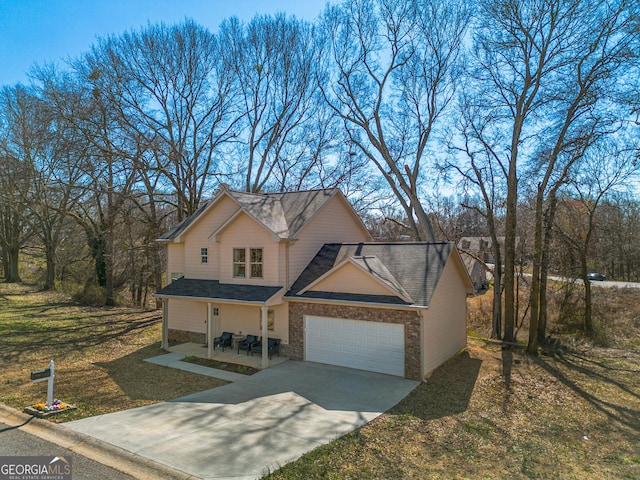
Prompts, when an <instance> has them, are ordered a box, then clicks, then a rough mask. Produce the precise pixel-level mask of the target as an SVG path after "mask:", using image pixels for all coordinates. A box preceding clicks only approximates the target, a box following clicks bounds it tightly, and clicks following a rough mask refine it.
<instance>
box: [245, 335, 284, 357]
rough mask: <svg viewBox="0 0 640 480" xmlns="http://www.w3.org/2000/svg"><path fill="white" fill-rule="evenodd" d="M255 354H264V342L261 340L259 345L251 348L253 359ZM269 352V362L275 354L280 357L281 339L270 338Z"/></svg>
mask: <svg viewBox="0 0 640 480" xmlns="http://www.w3.org/2000/svg"><path fill="white" fill-rule="evenodd" d="M254 352H255V353H260V354H262V340H260V341H259V342H258V343H256V344H254V345H253V346H252V347H251V356H252V357H253V353H254ZM267 352H268V354H269V360H271V357H272V356H273V354H274V353H275V354H276V355H278V356H280V339H279V338H270V339H269V340H268V347H267Z"/></svg>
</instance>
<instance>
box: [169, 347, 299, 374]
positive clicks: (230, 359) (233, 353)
mask: <svg viewBox="0 0 640 480" xmlns="http://www.w3.org/2000/svg"><path fill="white" fill-rule="evenodd" d="M169 351H170V352H175V353H182V354H183V355H187V356H194V357H201V358H207V346H206V345H202V344H200V343H193V342H187V343H180V344H178V345H174V346H173V347H169ZM213 360H217V361H218V362H225V363H235V364H237V365H246V366H247V367H253V368H257V369H261V368H262V355H257V354H256V355H253V356H251V354H249V355H247V352H243V351H241V352H240V353H238V351H237V350H234V349H231V348H228V347H227V348H225V349H224V352H223V351H222V350H221V349H219V348H218V349H215V350H214V351H213ZM287 360H288V358H286V357H278V356H277V355H274V356H273V357H271V360H269V366H273V365H278V364H279V363H283V362H286V361H287Z"/></svg>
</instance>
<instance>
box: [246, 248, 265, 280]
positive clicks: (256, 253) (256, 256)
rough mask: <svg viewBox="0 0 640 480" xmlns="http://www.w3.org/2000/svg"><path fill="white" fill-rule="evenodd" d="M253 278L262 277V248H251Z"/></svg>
mask: <svg viewBox="0 0 640 480" xmlns="http://www.w3.org/2000/svg"><path fill="white" fill-rule="evenodd" d="M249 261H250V263H251V278H262V249H261V248H251V249H250V254H249Z"/></svg>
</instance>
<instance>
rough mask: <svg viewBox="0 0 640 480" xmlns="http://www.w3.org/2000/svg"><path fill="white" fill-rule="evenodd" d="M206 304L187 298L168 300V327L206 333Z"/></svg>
mask: <svg viewBox="0 0 640 480" xmlns="http://www.w3.org/2000/svg"><path fill="white" fill-rule="evenodd" d="M206 320H207V304H206V303H205V302H193V301H188V300H174V299H171V300H169V328H170V329H172V330H184V331H187V332H198V333H206V331H207V324H206Z"/></svg>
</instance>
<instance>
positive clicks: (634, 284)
mask: <svg viewBox="0 0 640 480" xmlns="http://www.w3.org/2000/svg"><path fill="white" fill-rule="evenodd" d="M548 278H549V280H556V281H558V282H570V281H575V282H576V283H582V279H576V280H571V279H569V278H564V277H556V276H552V275H549V277H548ZM591 286H592V287H600V288H611V287H617V288H640V283H637V282H619V281H615V280H605V281H604V282H596V281H594V282H591Z"/></svg>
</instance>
